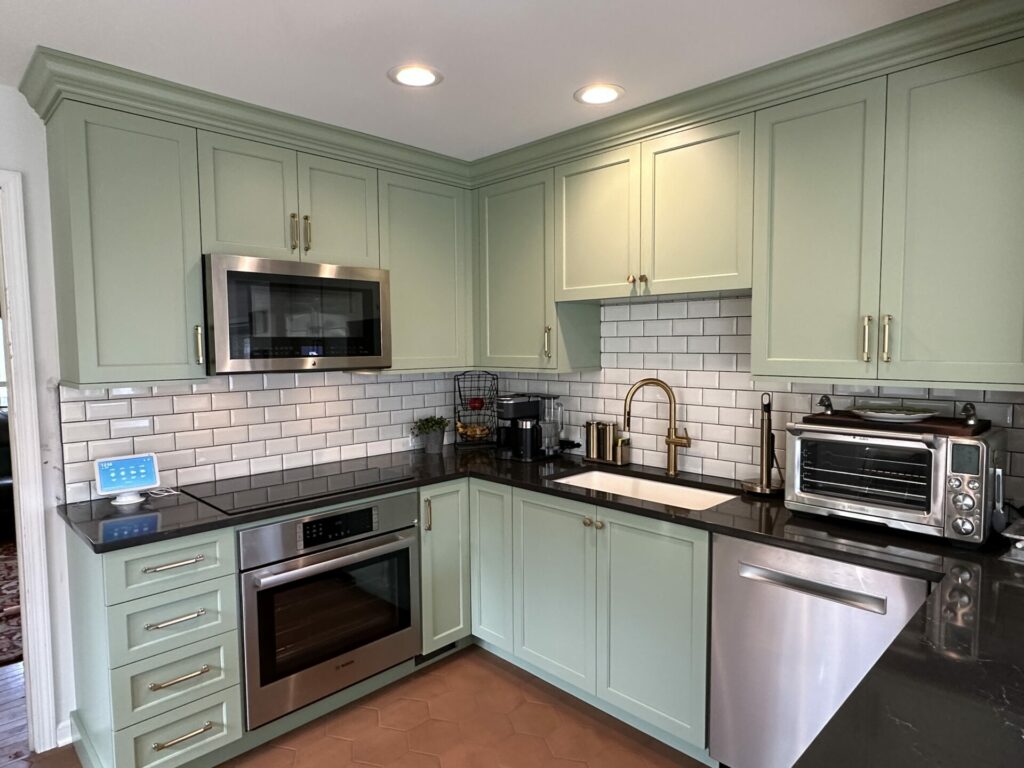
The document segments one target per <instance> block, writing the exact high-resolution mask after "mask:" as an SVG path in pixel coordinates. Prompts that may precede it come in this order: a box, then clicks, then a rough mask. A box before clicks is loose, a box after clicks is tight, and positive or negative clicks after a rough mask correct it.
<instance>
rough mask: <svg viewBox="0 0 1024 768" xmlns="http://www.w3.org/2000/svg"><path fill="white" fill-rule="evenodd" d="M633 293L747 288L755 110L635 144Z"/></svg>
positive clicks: (751, 213)
mask: <svg viewBox="0 0 1024 768" xmlns="http://www.w3.org/2000/svg"><path fill="white" fill-rule="evenodd" d="M641 168H642V177H643V186H642V188H641V196H640V198H641V205H640V274H639V275H638V280H639V281H640V292H641V293H642V294H648V293H650V294H671V293H694V292H699V291H719V290H735V289H749V288H750V262H751V228H752V226H753V219H754V212H753V196H754V116H753V115H741V116H740V117H734V118H732V119H730V120H722V121H720V122H717V123H711V124H710V125H704V126H700V127H698V128H691V129H689V130H685V131H680V132H678V133H673V134H670V135H668V136H663V137H661V138H658V139H653V140H651V141H645V142H643V143H642V144H641Z"/></svg>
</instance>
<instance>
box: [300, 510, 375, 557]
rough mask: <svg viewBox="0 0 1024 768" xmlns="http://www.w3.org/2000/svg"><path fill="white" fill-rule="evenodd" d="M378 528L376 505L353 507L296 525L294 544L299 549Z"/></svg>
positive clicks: (309, 547)
mask: <svg viewBox="0 0 1024 768" xmlns="http://www.w3.org/2000/svg"><path fill="white" fill-rule="evenodd" d="M377 528H378V521H377V509H376V507H366V508H365V509H353V510H351V511H346V512H338V513H337V514H334V515H331V514H327V515H322V516H320V517H315V518H313V519H312V520H308V519H307V520H305V521H302V522H300V523H299V524H298V525H297V526H296V533H297V534H298V535H297V536H296V546H297V547H298V549H299V551H302V550H304V549H311V548H313V547H320V546H323V545H324V544H331V543H333V542H336V541H342V540H343V539H347V538H350V537H352V536H361V535H363V534H365V533H373V532H374V531H375V530H377Z"/></svg>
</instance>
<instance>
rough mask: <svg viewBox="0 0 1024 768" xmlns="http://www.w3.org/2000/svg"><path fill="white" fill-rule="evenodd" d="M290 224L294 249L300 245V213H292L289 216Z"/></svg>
mask: <svg viewBox="0 0 1024 768" xmlns="http://www.w3.org/2000/svg"><path fill="white" fill-rule="evenodd" d="M288 224H289V226H290V227H291V234H292V250H293V251H294V250H295V249H296V248H298V247H299V214H297V213H292V214H289V216H288Z"/></svg>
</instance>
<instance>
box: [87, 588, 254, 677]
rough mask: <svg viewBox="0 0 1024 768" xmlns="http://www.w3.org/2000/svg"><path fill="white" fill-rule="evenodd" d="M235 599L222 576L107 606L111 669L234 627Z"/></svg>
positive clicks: (235, 596)
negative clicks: (167, 591) (164, 592)
mask: <svg viewBox="0 0 1024 768" xmlns="http://www.w3.org/2000/svg"><path fill="white" fill-rule="evenodd" d="M237 595H238V579H237V578H236V577H235V576H224V577H223V578H220V579H215V580H214V581H205V582H203V583H202V584H194V585H192V586H191V587H182V588H181V589H176V590H174V591H173V592H170V593H166V594H161V595H153V596H152V597H143V598H140V599H139V600H132V601H131V602H130V603H121V604H120V605H115V606H112V607H110V608H109V609H108V610H107V621H108V622H109V631H110V667H111V669H114V668H116V667H120V666H123V665H125V664H129V663H131V662H133V661H138V660H140V659H147V658H149V657H150V656H155V655H156V654H158V653H163V652H164V651H170V650H173V649H175V648H180V647H181V646H183V645H188V644H189V643H195V642H197V641H199V640H204V639H206V638H208V637H213V636H214V635H220V634H223V633H224V632H229V631H230V630H233V629H237V628H238V597H237Z"/></svg>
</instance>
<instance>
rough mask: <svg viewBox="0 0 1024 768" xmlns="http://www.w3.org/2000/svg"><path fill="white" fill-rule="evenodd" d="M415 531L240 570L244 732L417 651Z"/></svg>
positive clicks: (418, 649) (386, 667)
mask: <svg viewBox="0 0 1024 768" xmlns="http://www.w3.org/2000/svg"><path fill="white" fill-rule="evenodd" d="M419 572H420V567H419V547H418V537H417V533H416V529H415V528H413V529H409V530H405V531H399V532H397V533H390V534H387V535H384V536H378V537H375V538H373V539H368V540H365V541H360V542H358V543H356V544H349V545H346V546H340V547H336V548H334V549H330V550H326V551H324V552H318V553H316V554H313V555H308V556H306V557H300V558H296V559H294V560H289V561H287V562H283V563H277V564H275V565H271V566H267V567H265V568H260V569H259V570H254V571H249V572H248V573H244V574H242V621H243V625H244V637H243V643H244V655H245V682H246V691H245V698H246V712H247V722H248V728H249V729H250V730H251V729H253V728H256V727H257V726H260V725H263V724H264V723H267V722H270V721H271V720H274V719H275V718H278V717H281V716H282V715H285V714H288V713H289V712H292V711H294V710H296V709H299V708H300V707H303V706H305V705H306V704H309V703H311V702H314V701H316V700H318V699H322V698H323V697H324V696H329V695H330V694H332V693H335V692H337V691H340V690H342V689H343V688H346V687H348V686H350V685H352V684H353V683H357V682H359V681H360V680H364V679H366V678H367V677H370V676H372V675H375V674H377V673H378V672H382V671H383V670H385V669H388V668H389V667H392V666H394V665H395V664H400V663H401V662H403V661H406V660H407V659H411V658H412V657H414V656H416V655H417V654H418V653H419V652H420V649H421V642H422V641H421V635H420V584H419Z"/></svg>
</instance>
